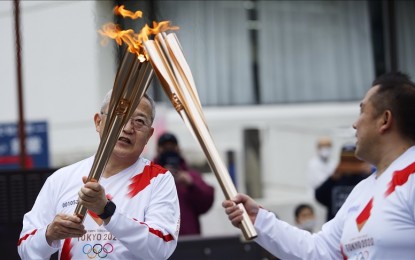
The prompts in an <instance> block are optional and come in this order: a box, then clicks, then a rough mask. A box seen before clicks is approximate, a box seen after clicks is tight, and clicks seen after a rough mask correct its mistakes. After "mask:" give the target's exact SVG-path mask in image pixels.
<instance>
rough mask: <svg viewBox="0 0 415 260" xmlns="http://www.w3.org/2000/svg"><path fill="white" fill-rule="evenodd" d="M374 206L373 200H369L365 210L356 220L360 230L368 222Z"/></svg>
mask: <svg viewBox="0 0 415 260" xmlns="http://www.w3.org/2000/svg"><path fill="white" fill-rule="evenodd" d="M372 206H373V198H371V199H370V200H369V202H368V203H367V205H366V206H365V208H364V209H363V210H362V212H361V213H360V214H359V216H358V217H357V218H356V223H357V227H358V229H359V230H360V229H362V227H363V225H364V224H365V223H366V221H367V220H368V219H369V217H370V211H371V210H372Z"/></svg>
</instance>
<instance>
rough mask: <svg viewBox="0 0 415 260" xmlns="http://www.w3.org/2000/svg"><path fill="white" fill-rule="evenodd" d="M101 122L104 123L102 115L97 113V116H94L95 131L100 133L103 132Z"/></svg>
mask: <svg viewBox="0 0 415 260" xmlns="http://www.w3.org/2000/svg"><path fill="white" fill-rule="evenodd" d="M101 122H102V118H101V116H100V114H98V113H95V115H94V123H95V130H96V131H97V132H98V133H99V132H100V131H101ZM102 127H104V126H102Z"/></svg>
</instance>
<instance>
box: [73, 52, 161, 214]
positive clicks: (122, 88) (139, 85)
mask: <svg viewBox="0 0 415 260" xmlns="http://www.w3.org/2000/svg"><path fill="white" fill-rule="evenodd" d="M153 75H154V71H153V68H152V67H151V64H150V63H149V62H148V61H147V60H144V61H140V60H139V59H138V57H137V55H136V54H134V53H131V52H129V51H128V50H126V51H125V54H124V57H123V59H122V62H121V65H120V67H119V68H118V71H117V75H116V77H115V82H114V86H113V89H112V94H111V100H110V103H109V107H108V116H107V121H106V123H105V126H104V131H103V135H102V137H101V141H100V143H99V146H98V150H97V153H96V155H95V158H94V162H93V164H92V168H91V171H90V173H89V175H88V179H87V181H97V182H98V181H99V179H100V177H101V174H102V173H103V171H104V168H105V165H106V164H107V162H108V159H109V157H110V156H111V153H112V151H113V150H114V146H115V144H116V142H117V140H118V138H119V136H120V134H121V131H122V129H123V127H124V126H125V124H126V123H127V121H128V120H129V119H130V117H131V116H132V114H133V112H134V110H135V109H136V108H137V106H138V104H139V103H140V100H141V98H142V97H143V96H144V93H145V92H146V90H147V88H148V86H149V84H150V82H151V79H152V77H153ZM86 211H87V209H86V207H84V206H83V205H80V204H78V205H77V206H76V209H75V214H76V215H77V216H78V217H80V218H81V219H82V221H83V220H84V217H85V214H86Z"/></svg>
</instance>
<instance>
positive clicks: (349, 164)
mask: <svg viewBox="0 0 415 260" xmlns="http://www.w3.org/2000/svg"><path fill="white" fill-rule="evenodd" d="M355 149H356V147H355V145H353V144H350V145H348V144H346V145H344V146H343V147H342V151H341V155H340V162H339V164H338V166H337V168H336V170H335V171H334V173H333V174H332V175H331V176H330V177H328V178H327V179H326V180H325V181H324V182H323V183H322V184H321V185H320V186H319V187H317V188H316V190H315V197H316V200H317V201H318V202H320V203H321V204H323V205H324V206H325V207H326V208H327V221H329V220H331V219H332V218H334V216H335V215H336V213H337V211H338V210H339V209H340V207H341V206H342V205H343V203H344V201H345V200H346V198H347V196H349V194H350V192H351V191H352V190H353V188H354V187H355V186H356V185H357V184H358V183H359V182H360V181H361V180H363V179H365V178H367V177H368V176H369V174H370V173H371V166H370V164H368V163H367V162H364V161H361V160H359V159H357V158H356V157H355V155H354V152H355Z"/></svg>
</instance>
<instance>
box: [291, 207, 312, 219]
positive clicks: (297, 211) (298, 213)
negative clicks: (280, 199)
mask: <svg viewBox="0 0 415 260" xmlns="http://www.w3.org/2000/svg"><path fill="white" fill-rule="evenodd" d="M304 209H310V210H311V212H312V213H313V214H314V209H313V207H311V205H309V204H300V205H298V206H297V207H296V208H295V210H294V215H295V218H298V216H299V215H300V213H301V211H303V210H304Z"/></svg>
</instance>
